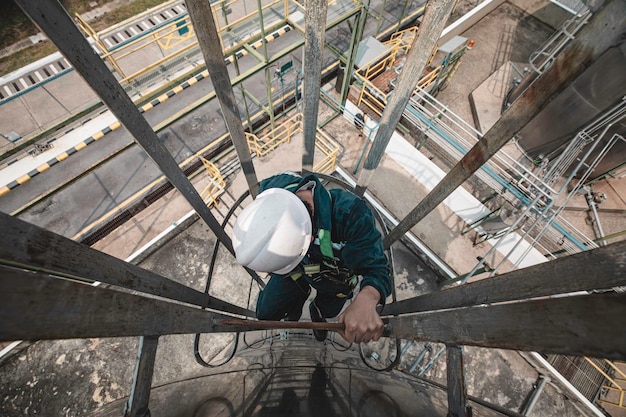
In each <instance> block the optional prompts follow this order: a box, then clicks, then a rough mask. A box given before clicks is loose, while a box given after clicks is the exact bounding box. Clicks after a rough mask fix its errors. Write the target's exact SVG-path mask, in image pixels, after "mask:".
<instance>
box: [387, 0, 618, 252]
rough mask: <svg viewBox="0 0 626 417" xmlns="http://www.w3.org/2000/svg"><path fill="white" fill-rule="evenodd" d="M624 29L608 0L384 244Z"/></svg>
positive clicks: (519, 126) (414, 220)
mask: <svg viewBox="0 0 626 417" xmlns="http://www.w3.org/2000/svg"><path fill="white" fill-rule="evenodd" d="M625 27H626V14H625V11H624V2H623V0H608V1H607V3H606V4H605V6H604V8H602V9H601V10H600V11H599V12H598V13H597V14H595V15H594V16H593V17H592V18H591V20H590V21H589V23H588V24H587V25H586V26H585V27H584V28H583V29H582V30H581V32H580V34H579V35H578V36H577V38H576V39H574V40H572V42H571V43H570V45H569V46H568V47H567V48H566V49H565V50H564V51H563V52H562V53H561V54H560V55H559V56H557V57H556V59H555V60H554V62H553V63H552V64H551V65H550V67H549V68H548V69H547V70H546V71H545V72H544V73H543V74H541V75H540V76H539V77H538V78H537V79H536V80H535V81H534V82H533V83H532V84H531V85H530V86H529V87H528V88H527V89H526V91H524V93H522V95H521V96H520V97H519V98H518V99H517V100H516V101H515V102H514V103H513V105H512V106H511V107H510V108H509V109H508V110H507V111H506V112H505V113H504V114H503V115H502V117H501V118H500V119H499V120H498V121H497V122H496V123H495V124H494V125H493V127H492V128H491V129H489V130H488V131H487V133H485V135H484V136H483V138H482V139H481V140H480V141H479V142H478V143H477V144H476V145H474V147H472V148H471V149H470V150H469V152H467V154H465V156H463V158H462V159H461V160H460V161H459V162H458V163H457V164H456V165H455V166H454V167H452V169H451V170H450V171H449V172H448V174H447V175H446V176H445V177H444V178H443V179H442V180H441V181H440V182H439V184H437V185H436V186H435V188H433V189H432V191H431V192H430V193H428V195H426V197H424V199H423V200H422V201H420V202H419V204H418V205H417V206H416V207H415V208H414V209H413V210H411V212H410V213H409V214H408V215H407V216H406V217H405V218H404V219H403V220H402V221H401V222H400V224H398V226H396V227H395V228H394V229H393V230H391V232H390V233H389V234H388V235H387V236H386V237H385V239H384V242H383V244H384V246H385V247H386V248H388V247H389V246H390V245H391V244H392V243H393V242H395V241H396V240H398V239H399V238H400V237H401V236H402V235H404V233H406V232H407V231H408V230H409V229H411V228H412V227H413V226H414V225H416V224H417V223H418V222H419V221H420V220H422V219H423V218H424V217H426V215H428V213H430V212H431V211H432V210H434V209H435V207H437V206H438V205H439V204H440V203H441V202H442V201H443V200H445V199H446V198H447V197H448V196H449V195H450V194H451V193H452V192H453V191H454V190H455V189H456V188H457V187H459V186H460V185H461V184H463V183H464V182H465V181H466V180H467V179H468V178H469V177H470V176H471V175H472V174H473V173H474V172H476V171H477V170H478V169H479V168H480V167H481V166H482V165H483V164H484V163H485V162H487V161H488V160H489V159H490V158H491V157H492V156H494V155H495V154H496V153H497V152H498V151H499V150H500V149H501V148H502V146H504V145H505V144H506V143H507V142H508V141H509V140H510V139H511V138H512V137H513V136H514V135H515V134H516V133H517V132H519V131H520V130H521V129H522V128H523V127H524V126H525V125H526V124H527V123H528V122H530V120H531V119H532V118H533V117H534V116H535V115H537V114H538V113H539V112H540V111H541V110H542V109H543V108H544V107H545V106H546V105H547V104H548V103H549V102H550V101H551V100H552V98H553V97H554V96H555V95H556V94H558V93H559V92H561V91H562V90H563V89H564V88H565V87H567V86H568V85H569V84H570V83H571V82H573V81H574V80H575V79H576V78H577V77H578V76H579V75H580V74H582V72H583V71H584V70H585V69H586V68H587V67H588V66H589V65H591V64H592V63H593V62H594V61H595V60H596V59H597V58H598V57H599V56H600V55H601V54H603V53H604V52H605V51H606V50H607V49H608V48H610V47H612V46H614V45H615V44H618V43H619V42H620V40H621V38H622V37H623V36H624V33H625V32H626V29H625ZM394 95H395V93H394ZM392 97H393V96H392ZM400 112H402V111H401V110H400ZM381 125H382V123H381ZM394 126H395V125H394Z"/></svg>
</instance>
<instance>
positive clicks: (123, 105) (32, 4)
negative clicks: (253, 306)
mask: <svg viewBox="0 0 626 417" xmlns="http://www.w3.org/2000/svg"><path fill="white" fill-rule="evenodd" d="M17 4H18V5H19V6H20V8H21V9H22V10H23V11H24V13H26V15H27V16H29V17H30V19H31V20H32V21H33V22H34V23H35V24H36V25H37V26H39V27H40V28H41V30H42V31H43V32H44V33H45V34H46V36H47V37H48V38H49V39H50V40H51V41H52V42H53V43H54V44H55V45H56V47H57V48H58V49H59V51H61V53H62V54H63V55H64V56H65V58H66V59H67V60H68V61H69V62H70V63H71V64H72V66H73V67H74V69H75V70H76V71H77V72H78V73H79V74H80V75H81V76H82V77H83V78H84V79H85V81H87V84H89V86H90V87H91V88H92V89H93V90H94V91H95V92H96V94H98V96H99V97H100V99H101V100H102V102H103V103H105V104H106V105H107V107H108V108H109V109H110V110H111V112H112V113H113V114H114V115H115V117H117V119H118V120H119V121H120V123H122V124H123V125H124V127H125V128H126V129H127V130H128V131H129V132H130V134H131V135H132V136H133V137H134V138H135V140H136V141H137V143H138V144H139V146H141V147H142V148H143V150H144V151H145V152H146V153H147V154H148V156H150V158H151V159H152V160H153V161H154V162H155V163H156V164H157V166H158V167H159V169H160V170H161V171H162V172H163V174H165V176H166V177H167V179H168V180H169V181H170V182H171V183H172V185H174V187H176V188H177V189H178V191H180V193H181V194H182V195H183V196H184V197H185V199H187V201H188V202H189V204H191V206H192V207H193V208H194V210H196V212H197V213H198V215H199V216H200V218H202V220H204V222H206V224H207V225H208V226H209V227H210V228H211V230H212V231H213V233H215V235H216V236H217V237H218V238H219V239H220V240H221V241H222V242H223V243H224V246H225V247H226V248H227V249H228V250H229V251H230V252H231V253H233V246H232V242H231V240H230V237H229V236H228V235H227V234H226V233H225V232H224V230H223V229H222V228H221V227H220V224H219V222H218V221H217V220H216V219H215V217H214V216H213V214H211V211H210V210H209V208H208V207H207V205H206V204H205V203H204V201H202V197H200V194H199V193H198V191H197V190H196V189H195V188H194V186H193V184H191V182H190V181H189V179H188V178H187V177H186V176H185V174H183V172H182V171H181V170H180V168H179V167H178V164H177V163H176V160H175V159H174V158H173V157H172V155H171V154H170V153H169V152H168V150H167V148H165V145H164V144H163V142H162V141H161V140H160V139H159V137H158V136H157V134H156V133H155V132H154V130H153V129H152V127H150V125H149V124H148V122H147V121H146V119H145V118H144V117H143V116H142V115H141V113H139V110H138V109H137V106H135V104H134V103H133V102H132V100H131V99H130V97H128V95H127V94H126V92H125V91H124V89H123V88H122V86H120V84H119V83H118V82H117V80H116V79H115V77H114V76H113V74H111V71H109V69H108V68H107V67H106V65H105V64H104V62H102V60H101V59H100V57H99V56H98V54H97V53H96V52H95V51H94V49H93V48H92V47H91V45H89V42H87V39H85V37H84V36H83V34H82V33H81V31H80V30H79V29H78V27H77V26H76V24H75V23H74V21H73V20H72V18H71V17H70V16H69V15H68V14H67V12H66V10H65V9H64V8H63V6H62V5H61V4H60V3H59V2H58V1H37V0H17ZM220 56H221V55H220Z"/></svg>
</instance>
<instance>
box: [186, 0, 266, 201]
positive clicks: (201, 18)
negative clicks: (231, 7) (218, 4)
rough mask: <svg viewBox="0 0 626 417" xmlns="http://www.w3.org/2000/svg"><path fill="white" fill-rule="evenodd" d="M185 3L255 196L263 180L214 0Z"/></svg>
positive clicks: (227, 125)
mask: <svg viewBox="0 0 626 417" xmlns="http://www.w3.org/2000/svg"><path fill="white" fill-rule="evenodd" d="M185 4H186V5H187V11H188V12H189V17H190V18H191V21H192V22H193V26H194V28H195V31H196V36H197V37H198V44H199V45H200V49H201V50H202V55H203V56H204V62H205V64H206V67H207V70H209V76H210V77H211V81H212V82H213V89H214V90H215V95H216V96H217V99H218V101H219V102H220V108H221V109H222V114H223V115H224V121H225V122H226V127H227V128H228V132H229V133H230V139H231V140H232V142H233V145H234V146H235V150H236V151H237V156H238V157H239V163H240V164H241V169H242V170H243V173H244V175H245V177H246V181H247V183H248V189H249V190H250V195H252V198H254V197H256V195H257V194H258V191H259V185H258V183H259V181H258V180H257V177H256V172H255V171H254V165H253V164H252V157H251V156H250V151H249V150H248V141H247V139H246V134H245V133H244V130H243V124H242V123H241V116H240V115H239V108H238V106H237V99H236V98H235V93H234V91H233V86H232V84H231V82H230V77H229V76H228V70H227V69H226V64H225V62H224V52H223V51H222V42H221V41H220V37H219V35H218V33H217V27H216V26H215V20H214V19H213V12H212V10H211V4H210V3H209V2H208V1H202V0H187V1H186V2H185Z"/></svg>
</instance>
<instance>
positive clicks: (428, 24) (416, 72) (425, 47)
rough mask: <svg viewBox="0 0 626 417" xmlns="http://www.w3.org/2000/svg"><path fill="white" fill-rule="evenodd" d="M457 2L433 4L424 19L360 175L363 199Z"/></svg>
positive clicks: (446, 0)
mask: <svg viewBox="0 0 626 417" xmlns="http://www.w3.org/2000/svg"><path fill="white" fill-rule="evenodd" d="M454 1H455V0H438V1H433V0H431V1H429V2H428V5H427V6H426V12H425V13H424V18H423V19H422V24H421V25H420V28H419V31H418V33H417V36H416V37H415V39H414V40H413V44H412V45H411V49H410V50H409V53H408V55H407V58H406V63H405V64H404V67H403V68H402V72H401V73H400V76H399V78H398V85H397V86H396V88H395V89H394V90H393V94H391V97H390V99H389V102H388V103H387V106H386V107H385V110H384V111H383V115H382V117H381V118H380V123H379V125H380V127H379V128H378V131H377V132H376V136H375V137H374V143H373V144H372V148H371V149H370V151H369V153H368V154H367V159H366V160H365V164H364V165H363V170H362V171H361V175H360V176H359V179H358V182H357V186H356V188H355V193H356V194H358V195H359V196H361V197H362V196H363V194H365V190H366V189H367V186H368V184H369V182H370V181H371V179H372V176H373V174H374V170H375V169H376V167H377V166H378V164H379V163H380V160H381V159H382V157H383V153H384V152H385V148H386V147H387V144H389V140H390V139H391V135H392V134H393V132H394V131H395V130H396V126H397V125H398V121H400V117H402V112H404V109H405V107H406V105H407V103H408V102H409V99H410V98H411V96H412V95H413V91H414V90H415V85H416V84H417V81H418V80H419V79H420V78H421V77H422V72H423V71H424V67H425V66H426V64H427V63H428V60H429V59H430V56H431V54H432V52H433V50H434V49H435V46H436V45H437V40H438V39H439V36H441V32H442V31H443V29H444V27H445V24H446V21H447V20H448V16H450V11H451V10H452V7H453V6H454Z"/></svg>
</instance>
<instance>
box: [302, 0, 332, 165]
mask: <svg viewBox="0 0 626 417" xmlns="http://www.w3.org/2000/svg"><path fill="white" fill-rule="evenodd" d="M305 5H306V11H305V18H304V62H303V63H302V66H303V67H304V85H303V87H304V91H303V99H302V103H303V104H302V113H303V114H304V126H303V127H302V130H303V133H304V149H303V152H302V170H303V171H309V172H310V171H312V170H313V156H314V154H315V135H316V133H317V112H318V109H319V101H320V83H321V82H322V58H323V55H324V43H325V38H326V12H327V9H328V2H327V0H306V3H305Z"/></svg>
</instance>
